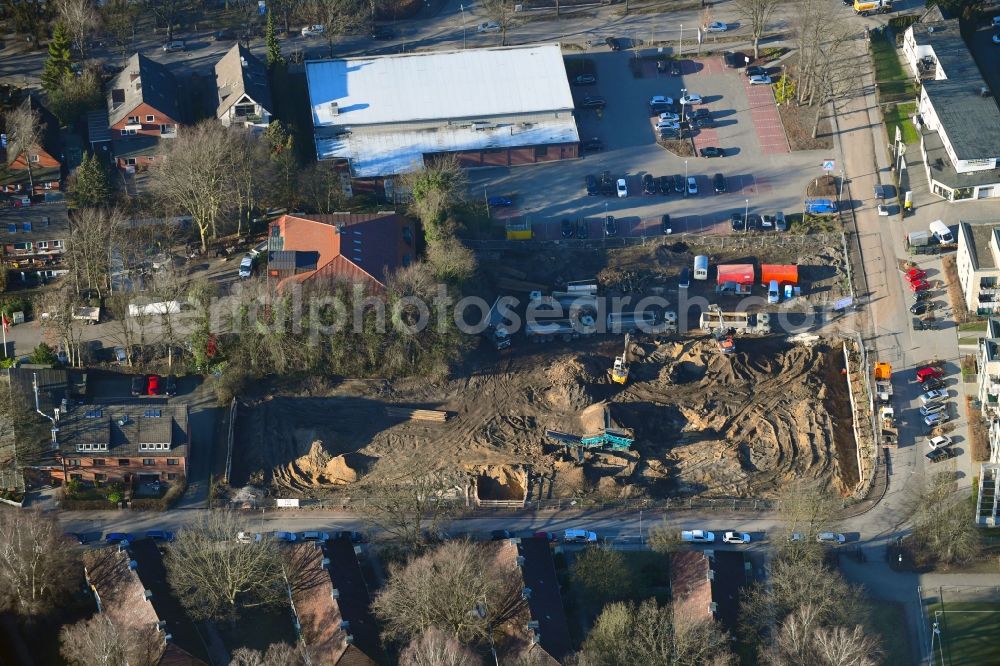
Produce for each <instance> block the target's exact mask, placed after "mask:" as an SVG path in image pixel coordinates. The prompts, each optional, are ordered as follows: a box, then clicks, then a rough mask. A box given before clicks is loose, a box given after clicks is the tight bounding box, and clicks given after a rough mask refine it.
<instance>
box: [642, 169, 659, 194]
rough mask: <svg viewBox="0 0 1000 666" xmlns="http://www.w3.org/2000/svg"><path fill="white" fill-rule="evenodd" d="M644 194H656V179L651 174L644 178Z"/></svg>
mask: <svg viewBox="0 0 1000 666" xmlns="http://www.w3.org/2000/svg"><path fill="white" fill-rule="evenodd" d="M642 193H643V194H656V179H655V178H653V176H652V175H651V174H648V173H647V174H645V175H644V176H643V177H642Z"/></svg>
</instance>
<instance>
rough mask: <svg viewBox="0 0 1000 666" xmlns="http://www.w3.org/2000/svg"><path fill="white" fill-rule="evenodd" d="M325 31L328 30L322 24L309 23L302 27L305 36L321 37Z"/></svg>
mask: <svg viewBox="0 0 1000 666" xmlns="http://www.w3.org/2000/svg"><path fill="white" fill-rule="evenodd" d="M324 32H326V30H325V29H324V28H323V26H321V25H307V26H306V27H304V28H302V36H303V37H319V36H320V35H322V34H323V33H324Z"/></svg>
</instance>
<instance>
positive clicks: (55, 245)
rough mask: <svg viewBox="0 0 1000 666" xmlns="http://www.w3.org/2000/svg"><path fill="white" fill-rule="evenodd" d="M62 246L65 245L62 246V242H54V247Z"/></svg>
mask: <svg viewBox="0 0 1000 666" xmlns="http://www.w3.org/2000/svg"><path fill="white" fill-rule="evenodd" d="M62 246H63V244H62V241H61V240H54V241H52V247H62Z"/></svg>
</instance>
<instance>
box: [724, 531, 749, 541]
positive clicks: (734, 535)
mask: <svg viewBox="0 0 1000 666" xmlns="http://www.w3.org/2000/svg"><path fill="white" fill-rule="evenodd" d="M722 540H723V542H725V543H750V535H749V534H747V533H746V532H726V533H725V534H723V535H722Z"/></svg>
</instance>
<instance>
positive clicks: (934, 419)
mask: <svg viewBox="0 0 1000 666" xmlns="http://www.w3.org/2000/svg"><path fill="white" fill-rule="evenodd" d="M917 381H918V382H920V388H921V390H922V391H923V393H921V394H920V398H919V401H920V416H921V417H923V421H924V425H925V426H927V428H928V430H929V433H928V434H929V435H932V436H931V437H930V439H929V440H928V446H930V449H931V450H930V452H929V453H927V460H928V461H930V462H932V463H936V462H942V461H944V460H948V459H949V458H954V457H955V456H957V455H958V452H957V451H955V450H954V449H953V448H952V444H953V442H952V439H951V437H949V436H947V435H934V430H935V428H937V427H938V426H941V425H944V424H945V423H947V422H948V421H951V413H950V411H949V406H950V403H949V402H948V397H949V396H948V389H947V388H945V382H944V370H942V369H941V368H940V367H938V366H936V365H928V366H925V367H922V368H919V369H917Z"/></svg>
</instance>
